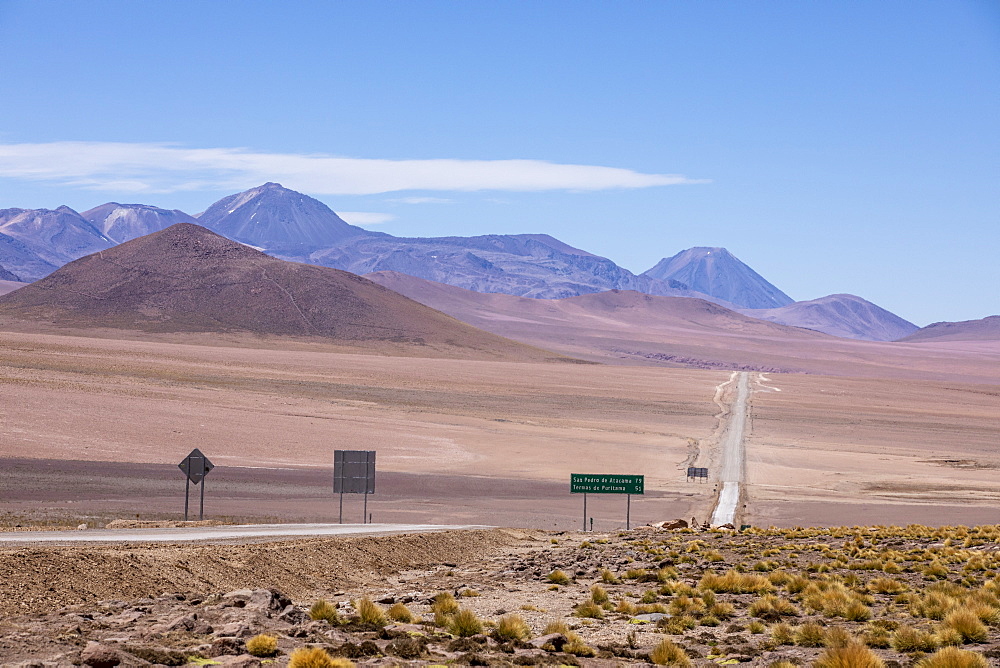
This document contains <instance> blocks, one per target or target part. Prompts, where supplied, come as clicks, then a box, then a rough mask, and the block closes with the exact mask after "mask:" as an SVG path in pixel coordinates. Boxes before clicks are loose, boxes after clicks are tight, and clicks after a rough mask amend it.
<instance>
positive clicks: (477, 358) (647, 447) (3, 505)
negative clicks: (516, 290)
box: [0, 266, 1000, 668]
mask: <svg viewBox="0 0 1000 668" xmlns="http://www.w3.org/2000/svg"><path fill="white" fill-rule="evenodd" d="M251 270H254V269H253V267H252V266H251ZM251 285H252V283H251ZM135 294H138V295H139V297H142V294H141V291H140V292H138V293H135ZM417 296H419V295H417ZM463 299H467V297H463ZM492 299H494V300H496V301H498V302H501V301H504V300H503V299H502V298H500V299H497V298H495V297H494V298H492ZM595 302H596V303H595ZM432 305H434V304H432ZM436 305H437V306H438V307H440V308H441V310H443V311H444V312H445V313H449V314H450V315H452V316H454V317H455V318H457V319H458V320H464V321H465V322H468V323H470V324H472V325H474V326H476V327H479V328H480V329H481V330H483V333H482V335H480V334H477V333H476V332H475V331H473V330H471V329H462V328H464V327H465V325H461V327H459V328H458V329H456V330H455V331H460V332H461V333H462V336H464V337H466V338H464V339H452V338H449V337H448V335H443V336H438V337H437V338H426V339H422V338H418V339H413V338H409V339H408V338H406V337H394V338H391V339H382V340H356V339H355V340H335V339H330V338H321V337H316V336H306V335H298V336H296V335H274V334H262V333H259V332H257V333H254V332H245V331H244V332H240V331H234V330H220V331H217V332H210V331H160V330H150V329H148V328H147V329H146V330H128V329H110V328H101V327H95V326H94V324H93V322H89V323H84V324H80V323H81V322H82V321H80V320H79V319H77V320H76V321H74V322H76V325H75V326H74V324H73V322H69V321H68V320H67V321H64V322H61V323H60V322H48V323H46V322H44V321H37V320H36V321H25V320H18V319H17V318H9V319H7V320H4V321H0V329H2V330H3V331H2V333H0V420H2V421H0V462H2V464H3V466H2V468H0V478H2V489H3V494H2V496H0V528H2V529H3V531H0V543H5V541H4V536H5V535H6V536H14V535H17V536H18V537H19V538H20V537H23V536H25V535H34V536H38V537H42V536H43V534H42V533H36V532H39V531H45V530H47V529H48V530H51V529H58V530H64V531H66V530H68V531H72V532H73V534H74V535H80V534H81V532H80V531H78V530H76V529H77V528H78V527H83V528H85V529H93V528H95V527H104V526H106V525H110V526H111V527H112V528H117V527H125V529H124V530H128V527H131V526H143V525H147V526H150V525H163V524H164V523H173V522H177V521H178V520H181V519H183V511H184V498H185V496H184V495H185V478H184V475H183V474H182V472H181V471H180V470H179V468H178V464H179V463H180V461H181V460H182V459H183V458H184V457H185V456H186V455H187V453H188V452H190V451H191V450H192V449H193V448H199V449H201V450H202V451H203V452H204V453H205V454H206V455H207V456H208V457H209V458H210V459H211V460H212V462H213V463H214V464H215V467H216V468H215V469H213V470H212V471H211V473H210V474H209V476H208V477H207V478H206V480H205V481H204V483H203V484H202V486H200V487H193V488H191V492H192V494H191V499H190V501H191V505H190V510H191V513H192V515H191V516H192V518H194V517H195V513H197V512H198V509H199V500H200V494H201V493H202V492H204V498H205V518H206V520H207V521H208V522H209V523H211V524H218V523H229V524H232V523H250V524H257V523H305V522H312V523H316V522H318V523H335V522H339V521H340V519H341V506H340V499H339V498H338V495H335V494H334V493H333V490H332V482H333V480H332V463H333V461H332V460H333V451H334V450H335V449H350V450H355V449H357V450H375V451H376V452H377V483H376V492H375V493H374V494H372V495H369V496H368V497H367V498H362V497H361V496H360V495H346V497H345V499H344V504H343V516H342V517H343V520H344V521H345V522H347V523H361V522H364V521H370V522H373V523H375V524H379V523H394V524H395V523H398V524H410V525H415V524H433V525H445V526H447V525H484V526H486V527H505V528H504V529H483V530H478V531H445V532H440V533H432V534H425V535H404V536H390V537H368V538H312V539H298V540H294V539H287V538H260V539H255V540H252V541H226V540H221V539H209V538H206V540H204V541H200V542H196V543H193V544H192V543H188V542H185V543H181V542H175V543H169V542H168V543H165V544H163V543H160V544H147V543H142V542H139V541H138V538H136V539H134V540H133V542H129V543H124V544H122V543H116V544H114V545H110V544H100V543H95V544H90V545H76V546H69V545H66V544H60V543H59V542H56V543H44V544H43V543H41V542H39V540H38V539H37V538H36V539H32V542H30V543H29V544H27V545H25V544H24V543H19V544H14V543H12V541H11V539H8V540H7V541H6V544H4V545H2V546H0V576H2V577H0V582H2V584H0V609H2V610H3V613H4V617H3V621H2V622H0V665H4V666H8V665H9V666H17V667H18V668H28V667H29V666H30V667H32V668H34V667H35V666H70V665H80V664H81V663H82V664H83V665H88V666H92V667H97V666H118V665H120V666H143V665H188V664H190V663H200V664H201V665H234V666H235V665H239V666H244V667H245V668H249V667H251V666H262V665H275V666H278V667H280V666H286V665H288V666H297V667H301V666H307V665H313V664H309V663H303V662H302V661H304V659H303V660H298V659H295V658H294V657H295V656H296V653H298V655H299V656H300V657H301V656H304V655H303V654H302V653H303V652H307V651H313V650H315V651H316V652H319V656H320V658H318V659H317V661H319V663H316V664H315V665H316V666H330V665H333V666H346V665H349V662H353V663H357V664H361V665H371V666H376V665H413V666H416V665H428V664H432V665H441V664H445V663H448V664H458V665H536V664H559V665H589V666H595V667H596V666H601V667H603V666H618V665H645V664H648V663H649V662H654V663H667V664H668V665H692V663H697V664H699V665H715V664H717V663H719V662H723V663H742V664H747V665H753V666H773V665H786V666H787V665H803V664H806V663H810V664H814V665H835V664H823V663H821V662H822V661H823V660H824V656H826V654H825V653H829V652H833V653H836V652H837V651H840V649H839V648H847V649H844V650H843V651H845V652H848V651H856V652H861V651H862V649H864V648H861V649H859V648H860V647H861V646H860V645H859V643H862V644H864V645H866V646H867V648H868V649H864V651H869V652H875V653H876V654H877V657H881V658H878V660H879V661H882V662H883V663H881V664H880V663H877V662H876V663H874V664H863V665H872V666H876V665H886V666H887V665H899V666H903V665H920V664H918V662H919V661H920V660H922V659H921V658H922V657H929V656H930V652H931V651H933V650H935V649H936V648H938V647H943V649H942V650H941V651H943V652H946V656H945V659H944V660H950V659H947V653H948V652H952V653H954V652H955V651H966V650H958V649H956V648H955V647H954V646H955V645H965V644H971V645H974V649H975V650H976V653H977V654H976V656H977V657H978V658H977V659H975V660H977V661H987V662H988V661H989V660H993V659H991V658H989V657H994V655H997V654H1000V646H997V645H996V643H995V640H996V634H995V628H996V627H997V626H998V625H1000V612H997V611H1000V597H998V595H997V591H996V590H998V589H1000V584H997V582H998V581H997V580H995V579H990V578H992V577H994V575H995V572H996V570H995V566H996V564H995V563H994V562H995V561H996V557H995V555H994V551H995V550H994V548H995V545H996V544H997V538H996V531H995V526H994V525H996V524H997V523H998V522H997V510H996V500H997V498H998V496H1000V481H997V480H996V471H997V469H998V468H1000V455H997V450H996V445H997V443H998V441H1000V422H998V417H1000V346H998V345H997V343H996V342H995V341H989V340H986V341H983V340H972V341H962V340H959V341H931V342H904V343H875V342H861V341H846V340H842V339H836V338H834V337H831V336H828V335H822V334H818V333H815V332H809V331H805V330H802V331H799V330H791V329H790V328H787V327H783V326H775V325H773V324H771V323H763V322H760V321H753V320H751V319H746V318H743V317H742V316H739V317H737V316H735V315H731V314H730V315H727V314H726V313H722V312H720V311H719V310H718V309H717V308H716V307H715V306H714V305H710V304H707V303H704V302H700V303H696V302H695V301H693V300H692V301H691V302H688V301H683V300H682V301H679V302H678V301H670V300H667V301H662V302H661V301H657V300H647V299H646V298H642V297H637V296H636V295H635V294H634V293H625V292H622V293H610V294H608V295H604V296H601V297H600V298H599V299H596V300H590V301H589V302H588V300H585V299H581V300H577V301H576V302H573V301H571V300H559V301H553V302H549V303H543V302H537V303H536V302H531V304H529V305H528V306H527V307H525V306H524V305H523V304H518V303H507V304H497V305H494V308H493V310H492V311H490V312H487V311H483V309H482V303H481V302H477V303H474V304H472V306H471V307H469V306H468V304H466V306H461V304H458V305H456V302H455V301H454V300H452V301H450V302H448V301H447V300H445V302H443V303H437V304H436ZM460 306H461V307H460ZM407 308H410V307H409V306H407ZM414 308H415V307H414ZM297 309H298V307H296V310H297ZM532 309H538V310H536V311H533V310H532ZM140 312H144V313H145V312H149V313H159V311H156V310H155V309H153V310H151V309H150V307H148V306H145V305H144V306H141V307H140ZM476 313H478V314H479V315H478V316H477V315H476ZM484 313H486V314H487V316H489V317H485V316H483V314H484ZM490 313H492V315H489V314H490ZM293 316H294V314H293ZM434 317H438V316H434ZM73 318H78V316H75V315H74V316H73ZM292 320H294V317H293V318H292ZM439 322H442V323H446V324H447V322H448V321H445V320H439ZM456 322H457V320H456ZM67 323H68V324H67ZM404 324H405V323H404ZM449 326H450V325H449ZM161 330H162V328H161ZM498 337H508V338H503V339H501V338H498ZM734 443H736V444H737V445H738V446H739V452H741V453H742V456H741V457H740V460H739V463H738V466H736V467H735V468H736V470H737V471H736V478H737V479H738V480H739V483H740V485H739V487H738V488H737V489H738V497H737V498H736V499H735V501H734V503H735V506H734V509H733V512H732V515H731V517H728V519H730V520H731V521H730V522H727V523H726V524H731V525H732V526H733V527H734V528H733V529H726V528H722V529H719V528H712V529H708V528H707V527H706V526H705V524H706V523H708V522H709V521H710V520H711V519H713V518H715V517H717V514H716V513H717V511H718V507H717V506H719V504H720V490H721V489H722V480H723V479H724V478H725V475H729V474H727V473H726V471H727V470H729V469H731V468H733V467H732V466H731V465H732V459H731V457H732V452H733V450H732V448H733V447H734V445H733V444H734ZM689 467H703V468H706V469H708V471H709V478H708V480H707V481H695V480H692V479H689V478H688V477H687V475H686V473H687V470H688V468H689ZM571 473H613V474H638V475H643V476H645V493H644V494H643V495H641V496H639V495H636V496H633V497H631V498H629V499H626V498H623V497H622V496H621V495H617V494H615V495H594V494H590V495H588V499H587V508H586V513H584V509H583V506H582V501H583V499H582V498H581V495H579V494H571V493H570V490H569V478H570V474H571ZM721 496H725V495H724V494H723V495H721ZM714 511H715V512H714ZM365 513H367V516H365ZM676 519H682V520H684V521H685V524H688V523H690V524H692V526H691V527H684V528H680V529H675V530H665V529H657V528H655V527H653V526H650V525H653V524H656V523H659V522H664V521H672V520H676ZM691 520H694V522H691ZM591 521H592V524H591ZM714 524H722V522H719V521H715V522H714ZM891 525H894V526H895V527H897V528H892V526H891ZM906 525H914V526H910V527H909V528H906V529H901V528H898V527H903V526H906ZM974 525H983V526H982V528H972V529H970V528H967V527H971V526H974ZM878 526H881V527H882V528H875V527H878ZM740 527H743V528H744V529H745V530H743V531H739V532H737V531H736V530H735V529H736V528H740ZM798 527H810V528H806V529H799V528H798ZM838 527H839V528H838ZM843 527H854V528H843ZM868 527H872V528H868ZM934 527H951V528H945V529H935V528H934ZM583 529H587V531H583ZM115 530H117V529H115ZM83 533H84V534H86V531H84V532H83ZM61 535H63V536H65V534H61ZM57 538H58V536H57ZM953 539H954V540H953ZM955 540H957V541H958V542H954V541H955ZM64 542H65V541H64ZM858 571H861V572H862V575H859V574H858ZM560 572H561V573H563V574H564V575H560V574H559V573H560ZM748 572H751V573H760V574H762V575H757V576H755V577H756V579H754V577H748V578H745V580H746V582H751V581H752V582H751V584H750V585H746V586H744V585H742V584H741V585H739V586H735V588H732V587H730V584H731V583H730V580H713V578H717V577H726V578H730V579H731V580H733V581H734V582H735V581H739V582H744V579H741V578H743V575H742V574H747V573H748ZM726 573H733V574H732V575H725V574H726ZM889 576H892V577H889ZM887 577H888V578H889V580H892V581H891V582H889V581H888V580H886V578H887ZM727 583H729V584H727ZM744 584H745V583H744ZM799 585H801V587H799ZM595 587H596V589H595ZM748 587H749V588H748ZM602 588H603V589H602ZM602 591H603V592H604V593H603V594H602V593H601V592H602ZM448 596H454V597H458V599H459V601H460V604H458V605H456V606H455V607H454V609H450V611H448V612H446V611H444V610H443V608H442V606H443V605H445V604H444V603H441V601H442V600H444V601H445V602H447V599H448ZM369 599H374V600H375V601H377V602H378V601H380V602H381V603H377V605H380V606H381V608H380V611H381V612H380V613H379V614H382V613H388V610H389V608H390V607H391V606H394V605H396V604H401V605H406V606H408V608H407V610H405V611H403V610H400V609H399V608H397V609H396V612H397V613H398V614H397V617H398V619H397V618H394V619H393V620H388V619H385V618H380V619H376V620H375V621H372V619H368V618H366V616H365V615H366V614H367V613H365V612H364V611H365V610H367V611H368V612H369V613H372V610H373V609H372V608H371V606H370V604H369V603H368V602H365V601H369ZM759 600H763V602H762V603H758V601H759ZM779 600H780V601H785V602H784V603H781V602H776V601H779ZM323 601H327V602H329V604H330V606H332V608H333V609H335V611H336V613H335V614H334V613H329V614H328V610H327V613H324V612H323V610H325V608H323V607H322V605H320V604H321V603H322V602H323ZM448 605H451V604H448ZM772 605H773V606H777V607H776V608H773V609H772V608H769V607H768V606H772ZM316 606H319V607H318V608H317V607H316ZM593 606H597V608H599V610H595V608H594V607H593ZM789 606H791V607H789ZM969 606H973V607H972V608H970V609H974V610H978V611H979V612H978V613H976V614H978V615H979V617H978V618H977V619H979V618H981V619H980V621H975V620H972V621H970V620H969V619H965V617H961V615H960V614H959V612H961V610H960V609H961V608H963V607H969ZM975 606H979V607H975ZM314 608H315V609H314ZM459 609H462V610H465V611H466V613H463V614H465V618H467V621H469V626H468V627H467V628H466V627H461V626H460V624H459V622H458V621H456V620H459V619H463V618H462V617H459V616H458V614H457V613H456V611H457V610H459ZM376 612H378V610H376ZM372 614H375V613H372ZM324 615H326V616H324ZM470 615H471V616H472V617H475V618H476V619H472V617H470ZM512 615H513V616H516V617H517V619H513V618H512V617H511V616H512ZM377 616H378V615H377V614H376V617H377ZM967 616H968V615H966V617H967ZM960 617H961V619H960ZM407 619H409V620H410V621H405V620H407ZM505 619H506V620H507V621H504V620H505ZM476 620H478V622H477V621H476ZM966 622H967V623H966ZM477 623H478V624H481V625H482V626H476V624H477ZM984 624H986V625H989V626H988V628H987V626H982V625H984ZM508 626H511V627H516V628H514V630H513V631H511V630H510V629H509V628H507V627H508ZM980 626H982V628H980ZM505 629H506V630H505ZM983 629H985V630H983ZM510 633H513V634H514V635H513V636H510V635H509V634H510ZM963 633H964V634H966V635H963ZM505 634H506V635H505ZM257 636H266V637H267V638H271V639H273V642H274V643H276V644H275V646H274V650H273V652H272V651H270V650H267V651H264V650H260V647H259V646H258V645H259V644H260V643H268V642H272V641H271V640H259V641H255V640H254V638H256V637H257ZM310 648H311V649H310ZM852 648H853V649H852ZM265 649H266V648H265ZM251 650H253V651H251ZM962 656H966V655H962ZM334 657H336V658H334ZM670 657H673V658H670ZM994 658H995V657H994ZM781 661H791V662H792V663H791V664H779V662H781ZM324 662H327V663H324ZM330 662H332V663H330ZM817 662H818V663H817ZM836 665H855V664H836ZM856 665H862V664H856ZM932 665H951V664H947V663H945V664H932ZM956 665H957V664H956ZM963 665H964V664H963ZM969 665H988V663H981V664H969Z"/></svg>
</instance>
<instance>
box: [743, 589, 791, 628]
mask: <svg viewBox="0 0 1000 668" xmlns="http://www.w3.org/2000/svg"><path fill="white" fill-rule="evenodd" d="M768 584H770V583H768ZM747 611H748V612H749V613H750V616H751V617H760V618H761V619H763V620H766V621H770V622H773V621H777V620H779V619H781V618H782V617H795V616H796V615H798V614H799V611H798V610H796V609H795V606H794V605H792V603H791V601H788V600H786V599H783V598H779V597H777V596H773V595H771V594H765V595H764V596H762V597H760V598H759V599H757V600H756V601H754V602H753V603H751V604H750V607H749V608H748V610H747Z"/></svg>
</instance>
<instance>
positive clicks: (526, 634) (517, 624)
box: [493, 615, 531, 642]
mask: <svg viewBox="0 0 1000 668" xmlns="http://www.w3.org/2000/svg"><path fill="white" fill-rule="evenodd" d="M493 637H494V638H495V639H496V640H499V641H500V642H506V641H508V640H527V639H528V638H530V637H531V629H530V628H529V627H528V624H527V622H525V621H524V617H522V616H521V615H504V616H503V617H501V618H500V621H498V622H497V627H496V628H495V629H493Z"/></svg>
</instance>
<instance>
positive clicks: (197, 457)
mask: <svg viewBox="0 0 1000 668" xmlns="http://www.w3.org/2000/svg"><path fill="white" fill-rule="evenodd" d="M177 467H178V468H179V469H180V470H181V471H183V472H184V478H185V479H184V521H185V522H187V521H188V506H189V501H188V497H189V496H190V491H191V483H194V484H195V485H201V504H200V506H199V508H198V519H199V520H203V519H205V477H206V476H207V475H208V474H209V472H210V471H211V470H212V469H214V468H215V464H213V463H212V462H211V461H209V459H208V457H206V456H205V455H204V454H202V452H201V450H199V449H198V448H195V449H194V450H192V451H191V454H189V455H188V456H187V457H185V458H184V460H183V461H181V463H180V464H178V465H177Z"/></svg>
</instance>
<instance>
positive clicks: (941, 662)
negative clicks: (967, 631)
mask: <svg viewBox="0 0 1000 668" xmlns="http://www.w3.org/2000/svg"><path fill="white" fill-rule="evenodd" d="M913 665H914V666H915V668H988V666H989V665H990V664H989V663H988V662H987V661H986V657H984V656H983V655H982V654H978V653H976V652H969V651H967V650H964V649H959V648H957V647H945V648H944V649H939V650H938V651H936V652H934V653H933V654H931V655H930V656H925V657H924V658H922V659H920V660H919V661H917V662H916V663H915V664H913Z"/></svg>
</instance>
